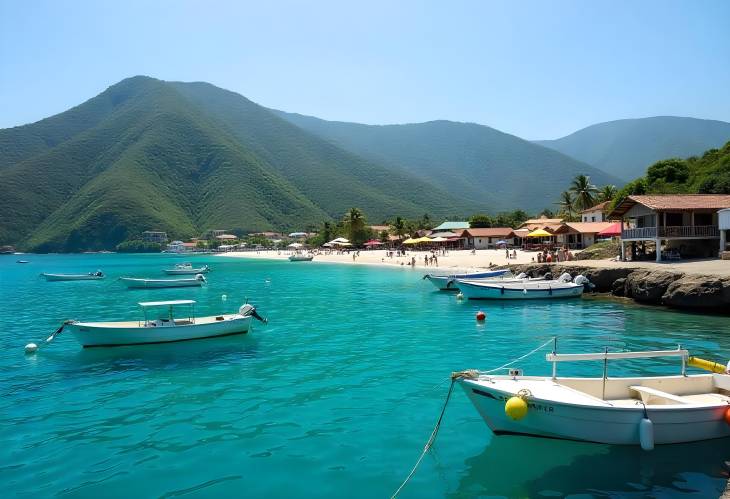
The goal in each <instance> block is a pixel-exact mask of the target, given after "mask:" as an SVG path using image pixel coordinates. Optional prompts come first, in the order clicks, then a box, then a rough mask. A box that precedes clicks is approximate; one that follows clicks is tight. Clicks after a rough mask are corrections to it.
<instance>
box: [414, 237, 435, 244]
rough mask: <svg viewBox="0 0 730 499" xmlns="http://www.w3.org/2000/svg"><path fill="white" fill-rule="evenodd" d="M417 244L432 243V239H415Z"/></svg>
mask: <svg viewBox="0 0 730 499" xmlns="http://www.w3.org/2000/svg"><path fill="white" fill-rule="evenodd" d="M415 241H416V243H430V242H431V239H429V238H428V237H426V236H423V237H419V238H418V239H415Z"/></svg>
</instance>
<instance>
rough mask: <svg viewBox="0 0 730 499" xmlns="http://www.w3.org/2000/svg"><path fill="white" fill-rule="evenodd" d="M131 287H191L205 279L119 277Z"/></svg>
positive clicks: (200, 284)
mask: <svg viewBox="0 0 730 499" xmlns="http://www.w3.org/2000/svg"><path fill="white" fill-rule="evenodd" d="M119 280H120V281H122V282H123V283H124V284H125V285H126V286H127V287H128V288H129V289H159V288H189V287H200V286H202V285H203V281H201V280H198V279H170V280H168V279H135V278H130V277H122V278H121V279H119Z"/></svg>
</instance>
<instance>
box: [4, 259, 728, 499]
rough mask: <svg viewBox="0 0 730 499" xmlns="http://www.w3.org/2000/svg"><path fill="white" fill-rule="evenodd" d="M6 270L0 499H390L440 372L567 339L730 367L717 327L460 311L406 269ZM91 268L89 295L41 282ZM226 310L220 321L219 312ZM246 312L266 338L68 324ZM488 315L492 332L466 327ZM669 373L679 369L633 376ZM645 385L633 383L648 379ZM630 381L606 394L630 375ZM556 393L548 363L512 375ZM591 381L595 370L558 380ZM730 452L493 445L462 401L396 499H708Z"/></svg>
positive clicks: (90, 263)
mask: <svg viewBox="0 0 730 499" xmlns="http://www.w3.org/2000/svg"><path fill="white" fill-rule="evenodd" d="M17 258H19V257H17V256H6V257H0V304H1V308H0V319H1V320H2V330H1V332H0V341H1V343H0V344H2V349H1V350H0V393H2V397H1V398H0V456H1V458H0V490H2V491H4V494H3V495H4V496H6V497H7V496H8V493H10V495H18V496H26V497H27V496H34V497H47V496H64V497H135V496H137V497H162V496H165V497H167V496H182V495H184V496H187V497H206V496H214V495H224V494H236V495H238V496H246V497H343V496H347V497H363V498H370V497H388V496H389V495H390V494H391V493H392V492H393V491H394V490H395V489H396V488H397V486H398V485H399V484H400V482H401V480H402V479H403V478H404V477H405V476H406V475H407V474H408V472H409V470H410V468H411V466H412V465H413V463H414V462H415V460H416V458H417V457H418V455H419V453H420V452H421V449H422V448H423V444H424V443H425V441H426V439H427V438H428V435H429V433H430V432H431V429H432V428H433V424H434V423H435V420H436V417H437V416H438V413H439V411H440V408H441V404H442V403H443V399H444V397H445V395H446V391H447V389H448V381H446V379H447V377H448V375H449V373H450V372H451V371H454V370H461V369H466V368H481V369H489V368H492V367H496V366H498V365H501V364H503V363H504V362H506V361H508V360H510V359H512V358H515V357H517V356H519V355H521V354H523V353H525V352H527V351H529V350H531V349H532V348H534V347H536V346H538V345H539V344H541V343H543V342H544V341H546V340H547V339H549V337H550V336H551V335H553V334H559V335H560V336H561V340H560V347H561V348H560V350H561V351H564V352H577V351H590V350H596V351H597V350H599V349H601V348H602V347H603V346H604V345H606V344H607V343H608V344H610V345H611V346H613V347H615V348H631V349H640V348H650V349H659V348H674V347H675V346H676V344H677V343H681V344H683V345H685V346H687V347H688V348H690V349H691V350H692V351H693V352H694V353H695V354H698V355H702V354H706V355H710V356H712V357H716V358H718V359H727V358H729V357H730V325H728V320H727V318H724V317H717V316H704V315H696V314H687V313H679V312H673V311H666V310H662V309H658V308H647V307H638V306H627V305H625V304H623V303H619V302H612V301H608V300H595V299H582V300H566V301H552V302H541V303H538V302H530V303H482V304H474V303H473V302H472V303H468V302H467V303H464V302H457V301H456V299H455V297H454V296H453V295H450V294H443V293H438V292H436V291H434V290H433V289H434V288H432V286H431V285H430V284H429V283H428V282H426V281H422V280H421V278H420V277H421V274H420V273H419V272H417V271H416V272H414V271H410V270H405V269H378V268H374V267H367V268H366V267H358V266H348V265H327V264H318V263H311V264H310V263H289V262H279V261H260V260H234V259H227V258H216V257H197V258H195V260H194V261H195V262H200V263H207V264H209V265H211V267H213V271H212V272H211V273H210V274H209V285H208V286H207V287H204V288H201V289H179V290H156V291H148V290H127V289H126V288H125V287H124V286H123V285H121V284H120V283H119V282H117V281H116V277H119V276H122V275H127V276H128V275H132V276H161V273H160V269H162V268H164V267H166V266H168V265H172V264H174V263H178V262H180V261H181V260H180V259H179V258H175V257H172V256H164V255H143V256H131V255H130V256H127V255H65V256H60V255H44V256H37V255H26V256H24V257H22V258H25V259H28V260H30V261H31V263H29V264H27V265H20V264H16V263H15V260H16V259H17ZM97 268H98V269H101V270H103V271H104V272H106V273H107V274H108V276H109V278H107V279H106V280H104V281H100V282H55V283H47V282H45V281H44V280H42V279H40V278H39V277H38V274H39V273H40V272H43V271H51V272H76V271H83V272H87V271H92V270H96V269H97ZM224 294H225V295H227V300H226V301H223V300H222V295H224ZM246 297H248V298H249V299H250V301H252V302H253V303H255V304H256V305H258V306H259V310H260V311H261V312H262V314H263V315H265V316H268V317H269V318H270V324H269V325H268V326H265V327H264V326H257V327H256V328H255V330H254V331H253V333H252V334H250V335H246V336H233V337H228V338H221V339H214V340H202V341H195V342H187V343H177V344H169V345H152V346H145V347H127V348H112V349H90V350H83V349H81V348H80V347H79V346H78V344H76V342H75V341H74V340H73V338H72V337H71V336H70V335H68V336H66V335H61V336H59V337H58V338H57V339H56V341H55V342H53V343H52V344H51V345H49V346H48V347H47V348H46V349H44V350H43V351H41V352H40V353H39V354H38V355H36V356H29V357H26V356H25V355H24V354H23V346H24V345H25V344H26V343H28V342H29V341H31V340H38V339H41V338H44V337H45V336H46V335H47V334H49V333H50V332H51V331H53V330H54V329H55V328H56V327H57V326H58V325H59V323H60V322H61V321H62V320H64V319H67V318H77V319H106V320H123V319H130V318H136V317H138V316H139V312H138V310H137V307H136V305H135V304H136V302H138V301H144V300H152V299H171V298H192V299H195V300H197V301H198V307H197V311H198V314H199V315H203V314H206V315H207V314H208V313H210V314H215V313H221V312H226V311H228V312H231V311H234V310H236V309H237V308H238V306H239V305H240V304H241V303H242V302H243V300H244V299H245V298H246ZM479 308H482V309H483V310H484V311H486V312H487V314H488V319H487V321H486V323H485V324H484V325H478V324H476V322H475V320H474V315H475V313H476V311H477V310H478V309H479ZM645 362H646V365H648V367H649V372H650V373H676V372H677V371H678V366H677V362H676V361H671V360H670V361H669V362H668V363H667V362H666V361H663V360H651V361H648V362H647V361H645ZM642 365H644V364H642ZM638 366H639V362H638V361H635V360H634V361H623V362H616V363H613V364H611V366H610V373H611V374H629V373H638ZM519 367H522V368H524V369H525V370H526V372H527V373H528V374H548V373H549V371H550V369H549V365H548V364H547V363H545V361H544V355H543V353H542V352H541V353H540V354H538V355H536V356H533V357H531V358H529V359H526V360H525V361H522V362H520V363H519ZM560 372H561V373H563V374H588V375H600V372H601V366H600V365H597V364H594V363H578V364H576V365H573V366H561V371H560ZM726 460H730V444H729V443H728V442H727V441H714V442H704V443H699V444H692V445H681V446H671V447H666V446H665V447H659V448H657V449H655V450H654V451H653V452H651V453H647V452H642V451H641V450H638V449H634V448H626V447H613V446H606V445H596V444H584V443H575V442H562V441H555V440H543V439H531V438H524V437H508V436H504V437H494V436H492V435H491V433H490V432H489V429H488V428H487V426H486V425H485V424H484V423H483V422H482V420H481V419H480V418H479V416H478V415H477V413H476V411H475V410H474V408H473V407H472V406H471V404H470V403H469V402H468V401H467V400H466V397H465V396H464V394H463V393H462V392H461V390H460V389H458V390H456V391H455V392H454V395H453V397H452V400H451V402H450V404H449V407H448V410H447V412H446V416H445V418H444V422H443V425H442V428H441V432H440V434H439V436H438V440H437V442H436V445H435V446H434V448H433V451H432V453H431V454H430V455H428V456H427V457H426V459H424V461H423V463H422V464H421V467H420V468H419V470H418V473H417V474H416V475H415V477H414V478H413V480H412V481H411V483H410V484H409V485H408V486H407V487H406V488H405V490H404V492H403V494H402V497H419V498H420V497H426V498H428V497H453V498H456V497H477V496H484V497H491V496H507V497H539V496H558V497H559V496H570V497H590V496H614V497H645V496H647V495H651V496H658V497H669V496H682V497H713V496H717V495H718V493H719V492H720V491H721V490H722V489H723V488H724V485H725V481H726V479H727V468H726V467H725V464H724V463H725V461H726Z"/></svg>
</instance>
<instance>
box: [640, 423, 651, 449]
mask: <svg viewBox="0 0 730 499" xmlns="http://www.w3.org/2000/svg"><path fill="white" fill-rule="evenodd" d="M639 443H640V444H641V448H642V449H643V450H652V449H654V423H652V422H651V419H649V418H641V421H640V422H639Z"/></svg>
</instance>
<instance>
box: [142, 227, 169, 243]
mask: <svg viewBox="0 0 730 499" xmlns="http://www.w3.org/2000/svg"><path fill="white" fill-rule="evenodd" d="M142 240H143V241H144V242H146V243H157V244H165V243H166V242H167V232H161V231H157V230H146V231H144V232H143V233H142Z"/></svg>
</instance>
